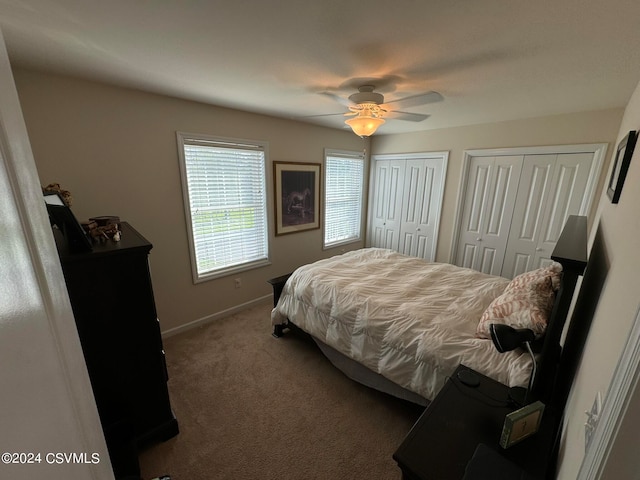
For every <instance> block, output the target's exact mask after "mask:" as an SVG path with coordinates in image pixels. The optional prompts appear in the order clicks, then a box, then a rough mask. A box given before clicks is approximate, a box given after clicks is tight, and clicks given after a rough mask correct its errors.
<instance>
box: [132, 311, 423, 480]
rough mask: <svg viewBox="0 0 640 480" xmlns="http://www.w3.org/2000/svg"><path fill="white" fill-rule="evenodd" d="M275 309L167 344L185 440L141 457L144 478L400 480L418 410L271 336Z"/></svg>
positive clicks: (293, 341)
mask: <svg viewBox="0 0 640 480" xmlns="http://www.w3.org/2000/svg"><path fill="white" fill-rule="evenodd" d="M270 310H271V305H270V304H268V303H265V304H264V305H261V306H258V307H255V308H252V309H250V310H246V311H244V312H242V313H240V314H236V315H233V316H230V317H229V318H226V319H222V320H217V321H215V322H212V323H210V324H208V325H206V326H203V327H199V328H196V329H193V330H190V331H187V332H184V333H182V334H179V335H176V336H173V337H170V338H168V339H166V340H165V342H164V346H165V351H166V356H167V363H168V369H169V377H170V378H169V392H170V396H171V402H172V407H173V410H174V412H175V414H176V417H177V419H178V423H179V425H180V434H179V435H178V436H177V437H175V438H173V439H171V440H169V441H167V442H164V443H161V444H158V445H155V446H153V447H151V448H150V449H148V450H146V451H144V452H142V454H141V455H140V465H141V470H142V478H144V479H145V480H148V479H150V478H153V477H156V476H160V475H163V474H168V475H171V478H172V480H206V479H234V480H243V479H265V480H268V479H274V480H275V479H278V480H289V479H307V480H310V479H318V480H339V479H352V480H358V479H362V480H365V479H366V480H378V479H379V480H388V479H395V480H398V479H400V478H401V474H400V470H399V468H398V466H397V464H396V463H395V461H394V460H393V458H392V454H393V452H394V451H395V450H396V448H397V447H398V446H399V445H400V443H401V442H402V439H403V438H404V436H405V435H406V434H407V433H408V432H409V430H410V428H411V426H412V425H413V423H414V422H415V421H416V420H417V418H418V416H419V415H420V412H421V409H420V408H419V407H417V406H415V405H413V404H409V403H406V402H404V401H401V400H398V399H395V398H392V397H389V396H387V395H385V394H382V393H379V392H377V391H374V390H371V389H369V388H367V387H364V386H362V385H359V384H357V383H355V382H353V381H352V380H350V379H349V378H347V377H346V376H344V375H343V374H342V373H341V372H340V371H338V370H337V369H336V368H335V367H333V365H331V363H330V362H329V361H328V360H327V359H326V358H325V357H324V356H323V355H322V354H321V353H320V351H319V350H318V349H317V347H316V346H315V345H314V344H312V343H309V342H307V341H305V340H303V339H302V338H300V337H298V336H295V335H293V334H288V336H285V337H284V338H281V339H276V338H274V337H272V336H271V326H270V318H269V313H270Z"/></svg>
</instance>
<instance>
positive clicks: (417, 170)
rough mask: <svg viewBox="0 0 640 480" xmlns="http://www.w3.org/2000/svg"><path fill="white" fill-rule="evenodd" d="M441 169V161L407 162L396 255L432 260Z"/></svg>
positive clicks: (440, 188)
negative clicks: (397, 253)
mask: <svg viewBox="0 0 640 480" xmlns="http://www.w3.org/2000/svg"><path fill="white" fill-rule="evenodd" d="M442 169H443V162H442V159H412V160H407V163H406V168H405V172H404V187H403V192H404V193H403V197H402V206H403V211H402V225H401V227H400V244H399V246H398V251H399V252H400V253H403V254H405V255H411V256H413V257H420V258H424V259H425V260H428V261H434V260H435V245H436V241H437V239H436V238H435V236H436V233H437V227H438V225H437V223H438V219H439V214H440V196H441V193H442V185H441V179H442V177H443V175H442V173H443V172H442Z"/></svg>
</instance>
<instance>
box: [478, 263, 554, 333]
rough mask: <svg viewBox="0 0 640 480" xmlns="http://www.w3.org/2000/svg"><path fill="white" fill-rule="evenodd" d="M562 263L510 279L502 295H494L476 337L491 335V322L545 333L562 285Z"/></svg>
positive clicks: (480, 322)
mask: <svg viewBox="0 0 640 480" xmlns="http://www.w3.org/2000/svg"><path fill="white" fill-rule="evenodd" d="M561 271H562V265H560V264H559V263H557V262H553V263H552V264H551V265H549V266H548V267H544V268H539V269H537V270H532V271H530V272H525V273H523V274H521V275H518V276H517V277H516V278H514V279H513V280H511V282H509V284H508V285H507V288H505V290H504V292H503V293H502V295H500V296H499V297H498V298H496V299H494V300H493V301H492V302H491V303H490V304H489V306H488V307H487V309H486V310H485V311H484V313H483V314H482V316H481V317H480V321H479V322H478V327H477V329H476V337H479V338H489V339H490V338H491V334H490V333H489V326H490V325H491V324H492V323H503V324H506V325H509V326H511V327H513V328H530V329H531V330H533V332H534V333H535V334H536V337H540V336H541V335H542V334H544V331H545V330H546V328H547V322H548V321H549V315H550V314H551V309H552V308H553V302H554V300H555V292H556V291H557V290H558V288H559V287H560V273H561Z"/></svg>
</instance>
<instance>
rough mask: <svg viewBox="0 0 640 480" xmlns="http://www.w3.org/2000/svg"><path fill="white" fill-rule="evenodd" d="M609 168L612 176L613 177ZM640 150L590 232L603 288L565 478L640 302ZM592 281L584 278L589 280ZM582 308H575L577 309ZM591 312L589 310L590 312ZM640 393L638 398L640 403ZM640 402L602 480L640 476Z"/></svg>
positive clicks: (637, 98) (572, 470) (572, 414)
mask: <svg viewBox="0 0 640 480" xmlns="http://www.w3.org/2000/svg"><path fill="white" fill-rule="evenodd" d="M630 130H636V131H637V130H640V84H639V85H638V87H636V90H635V93H634V94H633V96H632V98H631V100H630V102H629V104H628V105H627V108H626V111H625V113H624V117H623V119H622V124H621V127H620V129H619V132H618V134H617V136H616V138H617V140H616V143H617V142H618V141H620V140H621V139H622V138H623V137H624V136H625V135H626V134H627V133H628V132H629V131H630ZM610 169H611V168H609V169H608V172H607V175H609V174H610ZM639 185H640V146H637V147H636V149H635V153H634V155H633V157H632V159H631V164H630V167H629V172H628V175H627V178H626V181H625V184H624V189H623V191H622V196H621V197H620V202H619V203H618V204H615V205H614V204H612V203H611V202H610V201H609V198H608V197H607V196H606V194H603V195H602V196H601V198H600V203H599V206H598V209H597V215H596V217H595V223H596V225H597V226H598V228H594V229H593V230H592V232H591V238H590V243H591V244H592V245H593V248H592V249H591V257H590V259H589V267H588V268H591V265H592V263H595V264H596V265H597V269H598V271H599V275H598V277H599V278H596V279H595V281H593V282H589V283H590V284H589V285H586V287H587V288H590V287H592V285H591V283H593V284H596V286H597V287H599V289H600V290H601V293H600V296H599V299H598V300H597V301H596V302H594V305H593V307H592V308H591V309H590V310H593V323H592V325H591V330H590V333H589V337H588V339H587V343H586V345H585V350H584V355H583V359H582V363H581V365H580V368H579V370H578V374H577V376H576V380H575V382H574V387H573V391H572V393H571V396H570V398H569V402H568V405H567V425H566V430H565V433H564V439H565V440H564V442H565V445H564V447H563V450H562V453H563V461H562V464H561V467H562V468H561V470H560V476H559V478H561V479H567V480H569V479H574V478H576V473H577V471H578V468H579V467H580V463H581V462H582V458H583V455H584V422H585V421H586V416H585V414H584V412H585V411H586V410H589V409H590V408H591V405H592V403H593V400H594V398H595V396H596V393H597V392H598V391H600V392H602V394H603V396H604V395H605V394H606V393H607V390H608V388H609V384H610V382H611V378H612V375H613V372H614V370H615V367H616V365H617V362H618V358H619V357H620V353H621V352H622V349H623V348H624V345H625V342H626V340H627V336H628V334H629V331H630V329H631V325H632V323H633V320H634V318H635V316H636V312H637V311H638V306H639V304H640V282H639V281H638V279H639V276H640V273H639V272H640V251H639V249H638V245H639V242H638V239H639V238H640V215H638V206H639V205H640V187H639ZM584 283H588V282H587V278H586V276H585V282H584ZM578 307H579V305H577V306H576V310H578ZM588 311H589V309H588V310H587V312H588ZM637 394H638V392H636V395H635V397H634V398H636V399H637V396H638V395H637ZM605 402H606V399H605ZM639 419H640V404H639V403H637V402H636V403H633V402H632V403H631V404H630V406H629V411H628V412H627V414H626V417H625V421H623V422H622V429H621V431H620V433H619V435H618V438H617V439H616V441H615V443H614V445H613V449H612V451H611V456H610V459H609V461H608V462H607V463H606V467H605V469H604V474H603V476H602V478H603V479H612V480H613V479H622V478H638V472H639V471H640V458H638V455H637V446H638V440H640V435H639V434H638V425H639V424H638V421H639Z"/></svg>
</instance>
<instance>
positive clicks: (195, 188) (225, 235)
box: [183, 138, 268, 278]
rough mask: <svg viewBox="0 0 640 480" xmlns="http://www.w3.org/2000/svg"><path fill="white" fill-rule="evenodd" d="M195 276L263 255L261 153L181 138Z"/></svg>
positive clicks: (264, 222) (255, 147)
mask: <svg viewBox="0 0 640 480" xmlns="http://www.w3.org/2000/svg"><path fill="white" fill-rule="evenodd" d="M183 149H184V172H185V173H186V186H187V190H188V202H189V205H188V206H189V212H190V219H191V232H192V240H193V245H192V250H193V253H194V256H195V265H196V269H197V277H198V278H202V277H204V276H207V275H210V274H212V273H216V272H220V271H225V270H228V269H232V268H233V267H237V266H241V265H246V264H250V263H253V262H261V261H265V260H267V258H268V243H267V207H266V180H265V152H264V148H262V147H260V146H259V145H241V144H232V143H224V142H208V141H206V140H203V139H191V138H183Z"/></svg>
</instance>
